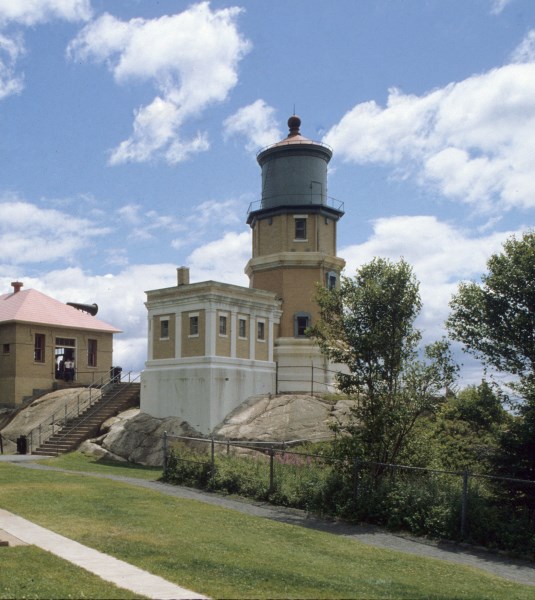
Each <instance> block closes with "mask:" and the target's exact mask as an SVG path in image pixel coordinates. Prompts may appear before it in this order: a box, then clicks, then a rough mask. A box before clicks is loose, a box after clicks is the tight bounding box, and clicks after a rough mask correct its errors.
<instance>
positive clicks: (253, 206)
mask: <svg viewBox="0 0 535 600" xmlns="http://www.w3.org/2000/svg"><path fill="white" fill-rule="evenodd" d="M289 197H294V198H295V197H299V199H300V200H299V206H301V205H302V206H305V205H312V206H327V207H329V208H334V209H335V210H337V211H340V212H344V203H343V202H342V200H338V199H337V198H333V197H332V196H327V195H326V194H321V199H322V202H312V197H311V194H277V195H273V196H263V197H262V198H261V199H260V200H254V201H253V202H251V203H250V204H249V208H248V209H247V214H250V213H252V212H256V211H258V210H262V204H263V203H264V202H265V201H266V200H269V201H272V200H273V199H274V198H286V199H287V198H289ZM324 200H325V201H324ZM278 206H287V207H292V206H298V205H297V204H296V205H293V204H288V203H287V202H281V204H280V205H274V206H270V207H269V208H277V207H278Z"/></svg>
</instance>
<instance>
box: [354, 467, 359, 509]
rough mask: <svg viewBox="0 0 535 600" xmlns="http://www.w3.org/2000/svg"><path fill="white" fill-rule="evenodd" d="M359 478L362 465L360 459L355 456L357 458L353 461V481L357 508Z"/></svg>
mask: <svg viewBox="0 0 535 600" xmlns="http://www.w3.org/2000/svg"><path fill="white" fill-rule="evenodd" d="M359 476H360V464H359V459H358V458H357V457H356V456H355V458H354V459H353V479H354V487H353V499H354V501H355V508H356V506H357V502H358V499H359Z"/></svg>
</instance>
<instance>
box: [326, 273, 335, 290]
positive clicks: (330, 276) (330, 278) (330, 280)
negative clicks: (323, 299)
mask: <svg viewBox="0 0 535 600" xmlns="http://www.w3.org/2000/svg"><path fill="white" fill-rule="evenodd" d="M326 278H327V289H328V290H334V289H335V288H336V273H335V272H333V271H329V272H328V273H327V277H326Z"/></svg>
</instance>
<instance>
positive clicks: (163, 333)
mask: <svg viewBox="0 0 535 600" xmlns="http://www.w3.org/2000/svg"><path fill="white" fill-rule="evenodd" d="M160 339H161V340H168V339H169V317H160Z"/></svg>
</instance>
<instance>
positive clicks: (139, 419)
mask: <svg viewBox="0 0 535 600" xmlns="http://www.w3.org/2000/svg"><path fill="white" fill-rule="evenodd" d="M102 430H103V431H104V432H105V433H103V434H101V435H100V436H99V437H98V438H95V439H93V440H90V441H88V442H84V443H83V444H82V445H81V446H80V451H81V452H83V453H84V454H89V455H92V456H97V457H98V458H108V459H112V460H119V461H128V462H132V463H137V464H140V465H146V466H153V467H156V466H161V465H162V462H163V437H164V436H163V434H164V432H167V433H168V434H169V435H177V436H178V435H186V436H196V437H198V436H199V434H198V433H197V432H196V431H194V430H193V429H191V428H190V427H189V425H188V424H187V423H186V422H185V421H182V420H181V419H178V418H176V417H167V418H166V419H156V418H154V417H151V416H149V415H147V414H145V413H141V412H139V409H130V410H128V411H125V412H124V413H121V414H120V415H119V416H117V417H112V418H111V419H108V421H106V422H105V423H104V424H103V426H102Z"/></svg>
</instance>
